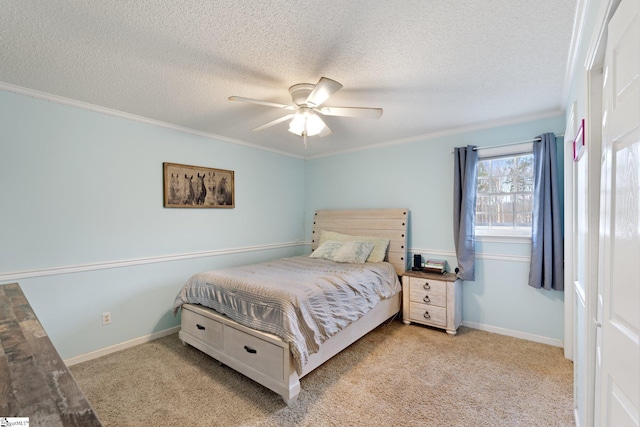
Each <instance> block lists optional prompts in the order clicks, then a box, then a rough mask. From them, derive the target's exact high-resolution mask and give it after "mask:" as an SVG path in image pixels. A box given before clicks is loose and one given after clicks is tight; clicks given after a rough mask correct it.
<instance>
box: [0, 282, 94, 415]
mask: <svg viewBox="0 0 640 427" xmlns="http://www.w3.org/2000/svg"><path fill="white" fill-rule="evenodd" d="M4 417H16V418H17V417H20V418H29V425H30V426H31V427H33V426H47V427H51V426H82V427H85V426H87V427H92V426H101V425H102V424H101V423H100V421H99V420H98V417H97V416H96V414H95V412H94V411H93V408H92V407H91V405H90V404H89V401H88V400H87V399H86V397H85V396H84V394H83V393H82V391H81V390H80V388H79V387H78V384H77V383H76V381H75V380H74V379H73V377H72V376H71V373H70V372H69V370H68V369H67V367H66V365H65V364H64V362H63V361H62V359H61V358H60V355H59V354H58V352H57V351H56V349H55V348H54V347H53V344H52V343H51V341H50V340H49V337H48V336H47V334H46V332H45V331H44V329H43V328H42V325H41V324H40V322H39V321H38V318H37V317H36V315H35V314H34V312H33V310H32V308H31V305H29V302H28V301H27V299H26V298H25V296H24V294H23V293H22V289H20V286H19V285H18V284H17V283H12V284H8V285H0V418H4Z"/></svg>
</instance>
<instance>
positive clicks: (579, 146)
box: [573, 119, 585, 162]
mask: <svg viewBox="0 0 640 427" xmlns="http://www.w3.org/2000/svg"><path fill="white" fill-rule="evenodd" d="M584 148H585V140H584V119H582V121H581V122H580V127H579V128H578V133H577V134H576V137H575V138H574V139H573V161H574V162H577V161H579V160H580V157H582V154H583V153H584Z"/></svg>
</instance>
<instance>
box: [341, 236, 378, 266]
mask: <svg viewBox="0 0 640 427" xmlns="http://www.w3.org/2000/svg"><path fill="white" fill-rule="evenodd" d="M374 246H375V245H374V243H373V242H365V241H361V240H349V241H348V242H344V243H343V244H342V246H340V248H338V250H337V251H335V252H334V254H333V257H331V259H332V260H333V261H335V262H348V263H350V264H364V263H365V262H366V261H367V257H368V256H369V254H370V253H371V250H372V249H373V247H374Z"/></svg>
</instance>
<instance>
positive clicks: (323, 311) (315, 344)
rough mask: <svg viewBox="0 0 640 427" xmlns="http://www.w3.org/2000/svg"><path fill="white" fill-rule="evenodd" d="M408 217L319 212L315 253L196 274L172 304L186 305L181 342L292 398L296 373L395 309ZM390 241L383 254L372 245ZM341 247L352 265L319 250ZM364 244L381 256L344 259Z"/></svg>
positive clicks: (403, 213) (394, 212) (389, 212)
mask: <svg viewBox="0 0 640 427" xmlns="http://www.w3.org/2000/svg"><path fill="white" fill-rule="evenodd" d="M408 215H409V212H408V210H407V209H372V210H321V211H317V212H316V213H315V215H314V221H313V230H312V245H311V246H312V249H313V251H314V252H313V254H314V256H313V257H310V256H308V255H305V256H299V257H290V258H284V259H281V260H273V261H268V262H264V263H258V264H252V265H249V266H243V267H234V268H227V269H220V270H215V271H210V272H201V273H198V274H195V275H194V276H193V277H191V278H190V279H189V281H187V283H186V284H185V286H184V287H183V288H182V289H181V290H180V292H179V293H178V295H177V296H176V299H175V301H174V310H175V311H177V310H178V309H181V311H182V312H181V314H182V318H181V330H180V332H179V337H180V340H181V341H182V343H183V344H184V345H187V344H189V345H191V346H193V347H195V348H197V349H199V350H200V351H203V352H204V353H206V354H208V355H209V356H211V357H213V358H214V359H216V360H218V361H219V362H221V363H223V364H225V365H227V366H229V367H231V368H233V369H235V370H236V371H238V372H240V373H242V374H244V375H245V376H247V377H249V378H251V379H252V380H254V381H256V382H258V383H260V384H262V385H263V386H265V387H267V388H269V389H270V390H272V391H274V392H275V393H277V394H279V395H281V396H282V398H283V400H284V401H285V403H287V404H291V403H293V402H294V401H295V400H296V399H297V396H298V394H299V393H300V378H302V377H304V376H305V375H306V374H308V373H309V372H311V371H313V370H314V369H315V368H317V367H318V366H320V365H321V364H323V363H324V362H326V361H327V360H329V359H330V358H331V357H333V356H335V355H336V354H338V353H339V352H340V351H342V350H343V349H345V348H346V347H348V346H349V345H351V344H352V343H353V342H355V341H357V340H358V339H359V338H361V337H362V336H364V335H365V334H367V333H368V332H370V331H371V330H373V329H374V328H376V327H377V326H378V325H380V324H381V323H382V322H384V321H385V320H387V319H389V318H391V317H393V316H394V315H396V314H397V313H398V312H399V311H400V306H401V291H400V289H401V288H400V283H399V281H398V276H400V275H402V273H404V271H405V267H406V258H407V244H406V242H407V224H408ZM354 236H358V237H354ZM363 237H367V238H366V239H363ZM363 240H364V242H363ZM387 240H388V247H386V243H385V248H386V250H384V249H383V250H382V252H380V247H379V246H378V243H379V242H380V241H385V242H386V241H387ZM336 241H339V243H336ZM347 242H348V243H347ZM321 243H322V245H321ZM331 245H335V248H330V247H331ZM347 247H348V248H349V255H348V256H347V258H346V260H347V261H349V262H334V261H333V259H334V258H330V259H325V258H326V257H324V255H323V254H324V252H325V251H326V250H327V249H328V248H329V249H333V252H332V254H333V255H336V256H337V254H338V252H339V249H340V248H341V249H342V252H343V253H344V250H345V249H346V248H347ZM354 247H357V251H356V252H357V254H354V251H353V248H354ZM336 248H337V249H336ZM318 249H319V250H318ZM360 250H364V251H365V252H366V253H367V254H369V253H371V255H370V257H369V258H368V259H369V260H374V261H375V260H376V259H374V253H376V251H377V253H376V255H375V256H376V257H378V258H377V259H382V258H384V262H366V263H365V262H354V263H352V262H350V261H352V259H351V258H352V256H355V257H360V258H361V259H360V260H359V261H362V259H364V258H362V257H361V255H363V254H361V253H359V251H360ZM365 258H366V256H365ZM341 261H344V260H341ZM320 289H322V290H320Z"/></svg>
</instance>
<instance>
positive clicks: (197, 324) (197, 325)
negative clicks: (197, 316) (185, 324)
mask: <svg viewBox="0 0 640 427" xmlns="http://www.w3.org/2000/svg"><path fill="white" fill-rule="evenodd" d="M196 328H198V329H200V330H201V331H204V330H205V329H206V328H205V327H204V326H202V325H201V324H199V323H196Z"/></svg>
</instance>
